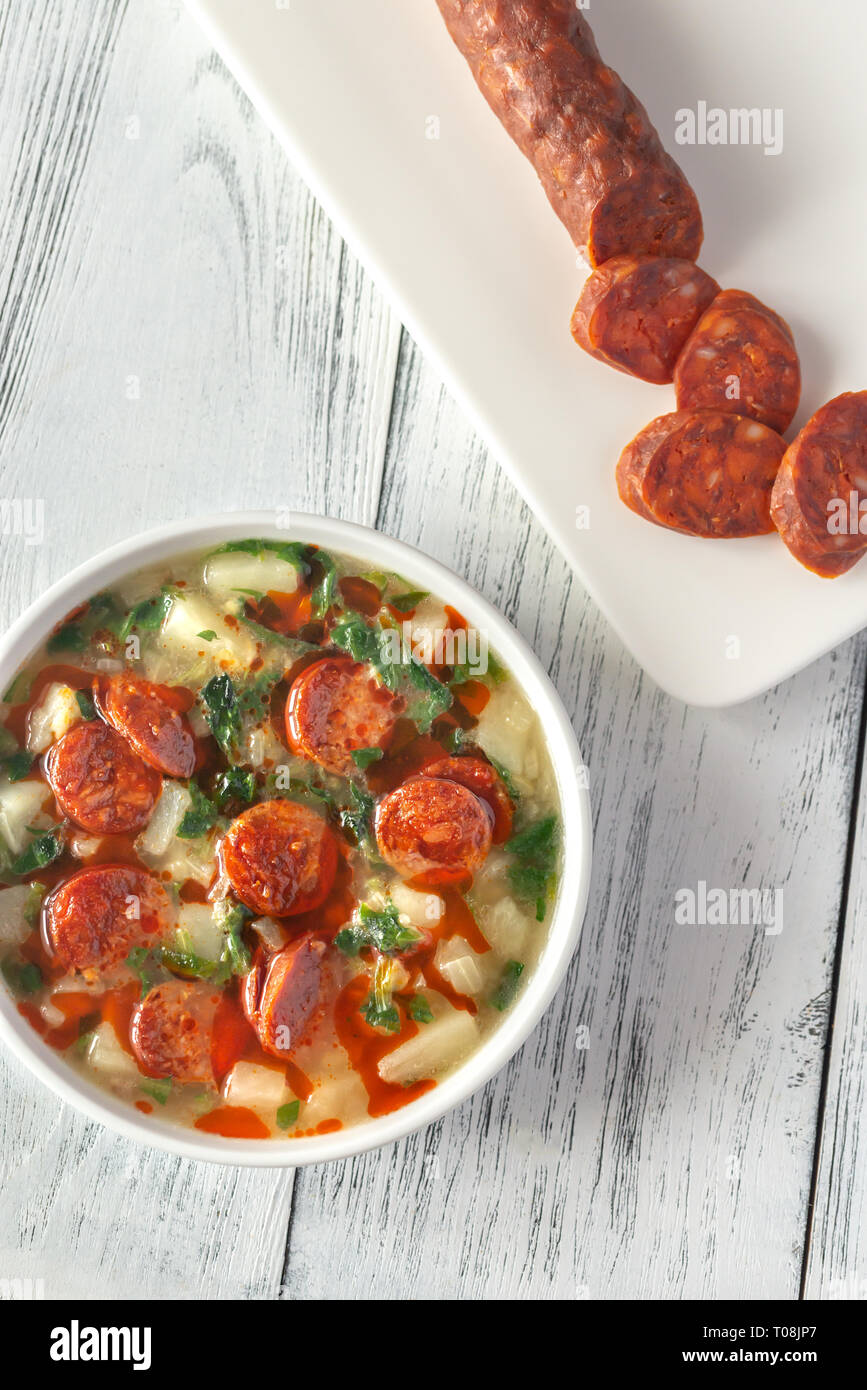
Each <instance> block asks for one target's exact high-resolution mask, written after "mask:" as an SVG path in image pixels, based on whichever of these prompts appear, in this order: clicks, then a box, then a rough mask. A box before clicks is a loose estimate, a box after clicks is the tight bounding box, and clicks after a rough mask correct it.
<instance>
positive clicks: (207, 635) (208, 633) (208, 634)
mask: <svg viewBox="0 0 867 1390" xmlns="http://www.w3.org/2000/svg"><path fill="white" fill-rule="evenodd" d="M216 635H217V634H216V632H215V631H214V629H213V628H212V627H206V628H205V629H204V631H203V632H197V633H196V636H197V637H201V639H202V641H203V642H213V640H214V638H215V637H216Z"/></svg>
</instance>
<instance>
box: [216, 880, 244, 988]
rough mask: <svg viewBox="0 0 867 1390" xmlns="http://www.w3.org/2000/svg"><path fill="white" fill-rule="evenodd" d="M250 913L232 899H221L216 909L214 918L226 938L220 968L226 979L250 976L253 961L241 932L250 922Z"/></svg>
mask: <svg viewBox="0 0 867 1390" xmlns="http://www.w3.org/2000/svg"><path fill="white" fill-rule="evenodd" d="M250 916H251V913H250V911H249V910H248V909H247V908H246V907H242V906H241V904H240V903H236V902H232V900H231V899H230V898H221V899H220V901H219V902H218V903H217V904H216V905H215V907H214V917H215V918H216V920H217V924H218V925H219V927H220V928H221V929H222V931H223V932H224V934H225V937H226V944H225V946H224V947H223V950H222V954H221V956H220V966H221V968H222V972H223V973H224V974H225V978H226V979H228V978H229V977H230V976H232V975H249V973H250V966H251V965H252V960H251V958H250V952H249V950H248V949H247V947H246V946H245V945H244V941H243V938H242V936H241V932H242V931H243V929H244V923H245V922H247V921H248V920H249V918H250Z"/></svg>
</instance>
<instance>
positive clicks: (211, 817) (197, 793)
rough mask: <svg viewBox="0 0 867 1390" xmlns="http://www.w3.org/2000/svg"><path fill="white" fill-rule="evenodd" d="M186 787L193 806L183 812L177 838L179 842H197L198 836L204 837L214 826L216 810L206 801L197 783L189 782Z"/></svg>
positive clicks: (211, 803)
mask: <svg viewBox="0 0 867 1390" xmlns="http://www.w3.org/2000/svg"><path fill="white" fill-rule="evenodd" d="M187 785H188V788H189V792H190V796H191V797H192V799H193V804H192V806H191V807H190V809H189V810H188V811H185V812H184V815H183V819H182V820H181V823H180V825H179V826H178V829H177V836H178V839H179V840H197V839H198V838H199V836H200V835H206V834H207V832H208V831H209V830H210V829H211V828H212V827H213V825H214V824H215V822H216V819H217V808H216V806H215V805H214V803H213V801H209V800H208V798H207V797H206V796H205V793H204V792H203V791H202V790H201V788H200V787H199V785H198V783H197V782H189V783H188V784H187Z"/></svg>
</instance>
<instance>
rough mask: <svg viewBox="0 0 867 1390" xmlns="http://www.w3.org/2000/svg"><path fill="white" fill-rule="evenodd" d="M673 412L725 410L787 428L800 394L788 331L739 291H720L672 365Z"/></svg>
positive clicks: (777, 318)
mask: <svg viewBox="0 0 867 1390" xmlns="http://www.w3.org/2000/svg"><path fill="white" fill-rule="evenodd" d="M674 387H675V392H676V394H677V408H678V410H727V411H731V412H732V413H733V414H734V415H748V416H750V418H751V419H753V420H758V421H759V423H760V424H762V425H767V426H768V427H769V429H772V430H777V431H778V433H780V434H781V433H782V432H783V430H785V429H788V427H789V425H790V424H791V423H792V420H793V419H794V416H795V411H796V410H797V409H798V401H799V400H800V398H801V364H800V361H799V360H798V351H797V348H796V347H795V339H794V337H793V334H792V330H791V328H790V327H789V325H788V324H787V323H786V320H785V319H783V318H781V317H780V315H779V314H776V313H774V310H773V309H769V308H768V307H767V305H766V304H762V302H761V301H760V300H758V299H756V298H755V296H754V295H751V294H747V293H745V291H743V290H723V291H722V293H721V294H718V295H717V297H716V299H714V301H713V303H712V304H711V305H710V307H709V308H708V309H706V310H705V312H704V313H703V314H702V316H701V318H700V319H699V321H698V323H697V324H696V326H695V330H694V331H693V333H692V334H691V335H690V337H689V338H688V340H687V342H686V345H685V347H684V349H683V352H682V353H681V354H680V357H679V358H678V360H677V366H676V367H675V369H674Z"/></svg>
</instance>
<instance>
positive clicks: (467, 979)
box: [434, 936, 484, 995]
mask: <svg viewBox="0 0 867 1390" xmlns="http://www.w3.org/2000/svg"><path fill="white" fill-rule="evenodd" d="M479 960H480V957H479V956H478V955H477V954H476V952H475V951H474V950H473V949H472V947H471V946H470V945H469V943H468V942H466V941H465V940H464V938H463V937H462V936H453V937H452V938H451V939H450V940H449V941H441V942H440V943H439V945H438V946H437V949H436V955H435V956H434V965H435V967H436V969H437V970H438V971H439V973H440V974H441V975H442V976H443V977H444V979H446V980H448V982H449V984H450V985H451V987H452V989H456V990H457V991H458V994H471V995H475V994H480V993H481V991H482V987H483V984H484V979H483V976H482V972H481V970H480V968H479V964H478V962H479Z"/></svg>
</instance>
